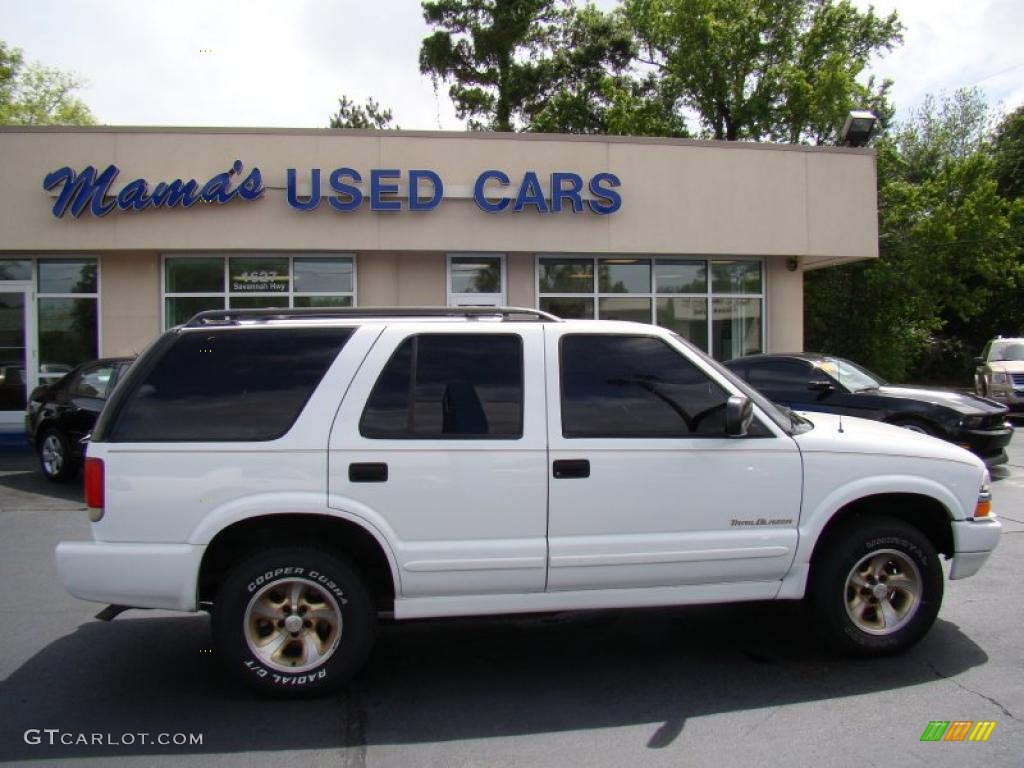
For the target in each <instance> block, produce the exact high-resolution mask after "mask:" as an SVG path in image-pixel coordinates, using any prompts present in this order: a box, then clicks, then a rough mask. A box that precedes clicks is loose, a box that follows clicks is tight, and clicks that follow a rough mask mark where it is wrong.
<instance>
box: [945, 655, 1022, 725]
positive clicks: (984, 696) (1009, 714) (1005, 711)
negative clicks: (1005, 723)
mask: <svg viewBox="0 0 1024 768" xmlns="http://www.w3.org/2000/svg"><path fill="white" fill-rule="evenodd" d="M925 664H926V665H927V666H928V668H929V669H930V670H931V671H932V672H933V673H934V674H935V676H936V677H937V678H939V679H940V680H948V681H949V682H951V683H953V685H955V686H956V687H957V688H960V689H962V690H964V691H967V693H973V694H974V695H975V696H978V697H979V698H982V699H985V701H987V702H989V703H990V704H993V705H995V706H996V707H998V708H999V710H1000V711H1001V712H1002V713H1003V714H1004V715H1006V716H1007V717H1008V718H1010V719H1011V720H1016V719H1017V718H1016V717H1014V715H1013V713H1012V712H1010V710H1008V709H1007V708H1006V707H1004V706H1003V705H1002V703H1000V702H999V701H996V700H995V699H993V698H992V697H991V696H988V695H987V694H984V693H982V692H981V691H976V690H974V689H973V688H968V687H967V686H966V685H964V684H963V683H961V682H960V681H959V680H957V679H956V678H955V677H950V676H949V675H945V674H943V673H942V672H939V670H938V669H937V668H936V666H935V665H934V664H932V663H931V662H930V661H926V662H925Z"/></svg>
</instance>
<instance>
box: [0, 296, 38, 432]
mask: <svg viewBox="0 0 1024 768" xmlns="http://www.w3.org/2000/svg"><path fill="white" fill-rule="evenodd" d="M30 304H31V289H29V288H14V287H8V286H4V287H3V288H0V422H6V423H12V422H18V421H20V420H21V419H22V418H23V417H24V415H25V405H26V402H27V400H28V393H29V392H30V391H31V386H32V384H33V381H34V379H35V376H34V373H35V372H34V370H33V367H34V366H33V365H32V363H33V360H32V359H31V358H32V355H31V354H30V349H31V345H30V341H31V339H32V334H31V332H30V331H31V329H30V327H29V326H30V323H31V313H30V312H29V311H28V308H29V306H30Z"/></svg>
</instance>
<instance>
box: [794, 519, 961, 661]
mask: <svg viewBox="0 0 1024 768" xmlns="http://www.w3.org/2000/svg"><path fill="white" fill-rule="evenodd" d="M942 588H943V583H942V567H941V566H940V564H939V557H938V554H937V553H936V552H935V548H934V547H933V546H932V544H931V542H930V541H929V540H928V538H927V537H926V536H925V535H924V534H922V533H921V531H919V530H918V529H916V528H914V527H912V526H910V525H907V524H906V523H904V522H902V521H900V520H896V519H893V518H887V517H874V518H862V519H857V520H856V521H853V522H852V523H850V524H847V525H845V526H843V527H842V528H840V529H838V530H836V531H833V532H832V534H831V535H830V536H829V538H828V540H827V541H826V542H824V546H823V548H822V550H821V551H820V552H818V553H816V555H815V558H814V566H813V570H812V573H811V584H810V589H809V594H808V597H809V602H810V606H811V609H812V610H813V611H814V613H815V618H816V619H817V621H816V625H817V627H818V629H819V631H820V632H821V634H822V635H823V636H824V638H825V640H826V641H827V642H829V643H830V644H831V645H832V646H834V647H835V648H836V649H837V650H839V651H840V652H842V653H846V654H850V655H855V656H883V655H886V654H890V653H898V652H900V651H903V650H905V649H907V648H909V647H910V646H912V645H913V644H914V643H916V642H917V641H918V640H920V639H921V637H923V636H924V634H925V633H926V632H927V631H928V629H929V628H930V627H931V626H932V624H933V623H934V622H935V617H936V616H937V615H938V613H939V606H940V605H941V603H942Z"/></svg>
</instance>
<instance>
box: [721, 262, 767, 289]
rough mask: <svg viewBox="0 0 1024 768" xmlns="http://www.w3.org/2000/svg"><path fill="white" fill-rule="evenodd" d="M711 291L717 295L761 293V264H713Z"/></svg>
mask: <svg viewBox="0 0 1024 768" xmlns="http://www.w3.org/2000/svg"><path fill="white" fill-rule="evenodd" d="M711 283H712V286H711V290H712V291H714V292H715V293H760V292H761V263H760V262H757V261H713V262H711Z"/></svg>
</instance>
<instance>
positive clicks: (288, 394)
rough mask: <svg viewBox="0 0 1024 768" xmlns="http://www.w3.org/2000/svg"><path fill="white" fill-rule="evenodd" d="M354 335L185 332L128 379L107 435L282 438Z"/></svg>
mask: <svg viewBox="0 0 1024 768" xmlns="http://www.w3.org/2000/svg"><path fill="white" fill-rule="evenodd" d="M351 335H352V329H351V328H301V329H294V328H288V329H286V328H255V329H250V328H246V329H230V330H225V329H222V330H212V331H206V330H204V331H201V332H192V331H188V332H183V333H181V334H179V336H178V337H177V338H176V339H175V340H174V341H173V342H172V344H171V345H170V347H169V348H168V349H167V350H166V351H164V352H163V354H162V355H161V357H160V358H159V359H158V360H157V361H156V362H155V364H154V365H152V366H151V367H150V368H149V370H147V371H145V372H143V371H139V374H140V375H139V376H132V377H131V378H130V380H129V384H130V385H131V387H132V391H131V392H128V393H127V394H126V397H125V401H124V404H123V406H122V407H121V409H120V412H119V413H118V414H117V416H116V420H115V421H114V424H113V426H112V428H111V431H110V437H109V439H110V440H112V441H115V442H175V441H200V440H202V441H207V440H209V441H259V440H274V439H277V438H279V437H281V436H282V435H284V434H285V433H286V432H287V431H288V430H289V429H290V428H291V426H292V424H294V423H295V420H296V419H297V418H298V417H299V414H300V413H301V412H302V409H303V407H304V406H305V404H306V402H307V401H308V400H309V398H310V396H311V395H312V394H313V391H314V390H315V389H316V387H317V385H318V384H319V383H320V380H321V379H322V378H323V376H324V374H325V373H326V372H327V368H328V367H329V366H330V365H331V363H332V362H333V361H334V359H335V358H336V357H337V355H338V353H339V352H340V351H341V348H342V347H343V346H344V345H345V342H346V341H347V340H348V338H349V336H351Z"/></svg>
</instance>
